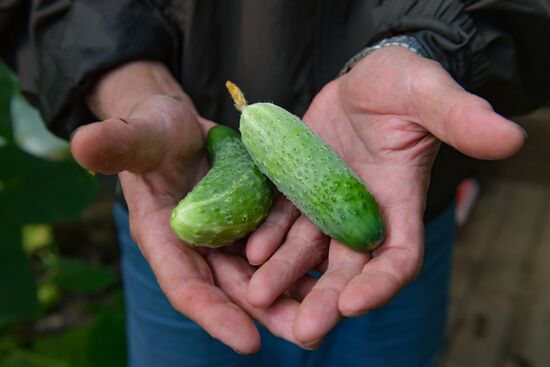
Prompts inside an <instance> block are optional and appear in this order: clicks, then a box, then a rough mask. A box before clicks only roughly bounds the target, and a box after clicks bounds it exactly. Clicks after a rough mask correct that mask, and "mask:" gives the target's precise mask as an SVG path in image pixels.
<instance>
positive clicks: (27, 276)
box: [0, 63, 125, 367]
mask: <svg viewBox="0 0 550 367" xmlns="http://www.w3.org/2000/svg"><path fill="white" fill-rule="evenodd" d="M14 98H15V100H14ZM10 107H11V109H10ZM10 111H15V112H14V113H15V115H16V116H17V117H16V119H17V121H16V122H17V123H15V124H14V119H13V117H12V113H11V112H10ZM37 116H38V115H37V113H36V112H35V111H33V110H31V109H30V108H29V107H28V106H26V103H25V102H24V101H23V100H22V99H21V97H20V95H18V93H17V88H16V83H15V79H14V78H13V76H12V75H11V74H10V73H9V72H8V70H7V69H6V68H5V67H4V66H3V65H2V64H1V63H0V289H1V291H0V366H4V367H11V366H18V367H19V366H23V367H26V366H28V367H72V366H85V367H93V366H123V365H124V364H125V353H124V326H123V325H124V313H123V307H122V302H121V301H120V300H118V299H117V300H116V301H114V302H111V303H112V304H111V306H109V307H105V306H103V305H102V304H99V306H94V307H88V308H86V309H85V310H83V311H82V312H84V313H87V314H88V316H87V317H86V318H84V321H82V322H80V323H78V324H76V325H74V326H73V327H69V328H68V329H67V328H64V329H61V330H59V331H58V332H55V333H53V334H52V335H35V334H33V330H35V329H36V328H38V326H36V325H39V324H43V323H47V322H49V319H51V317H50V316H51V315H50V314H49V313H50V309H53V308H55V307H56V306H57V308H58V309H57V310H56V312H58V313H62V312H63V309H61V310H60V309H59V308H60V307H61V306H59V304H60V302H61V300H63V299H67V297H69V298H70V297H80V298H82V301H83V302H88V303H87V304H89V303H90V302H97V301H94V300H93V299H92V298H90V297H92V296H93V295H95V294H98V293H99V292H105V291H107V290H110V289H113V287H114V286H115V284H116V276H115V275H114V274H113V272H112V271H111V270H110V269H108V268H106V267H104V266H101V265H97V264H96V265H93V264H91V263H89V262H86V261H83V260H79V259H74V258H66V257H62V256H60V255H59V251H58V250H57V249H56V246H55V238H53V235H52V231H51V225H52V224H54V223H57V222H60V221H63V222H67V221H73V220H76V219H77V218H79V216H80V215H81V213H82V212H83V210H84V209H86V208H87V207H88V206H89V205H90V204H92V203H93V202H94V201H95V200H96V197H97V195H98V193H99V185H98V183H97V181H96V179H95V178H94V177H93V176H92V175H91V174H89V173H88V172H86V171H85V170H84V169H82V168H81V167H80V166H79V165H78V164H77V163H76V162H74V160H73V159H72V158H71V157H70V155H69V154H68V149H67V144H66V143H65V142H62V141H60V140H59V139H56V138H53V136H52V135H51V134H49V133H48V132H47V131H46V130H45V129H44V128H43V127H39V128H36V129H35V128H31V127H30V125H27V126H26V127H25V128H21V123H22V121H24V122H25V123H27V124H35V126H38V125H37V124H38V122H37V120H38V118H37ZM31 120H32V121H31ZM29 121H30V122H29ZM16 127H18V128H17V129H16ZM16 130H17V131H16ZM14 131H16V132H17V133H14ZM33 134H34V135H33ZM43 141H46V142H47V143H45V144H41V142H43ZM23 148H24V149H23ZM36 154H40V156H38V155H36ZM52 157H57V159H52ZM86 297H88V298H86ZM113 297H114V298H115V299H116V298H117V297H116V294H113V293H112V291H111V292H110V293H108V297H107V298H109V299H113ZM71 307H72V305H70V304H69V305H67V308H68V309H70V308H71ZM62 316H63V315H62ZM106 351H107V352H108V353H109V354H108V355H106V354H105V352H106Z"/></svg>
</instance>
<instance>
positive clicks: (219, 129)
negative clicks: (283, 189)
mask: <svg viewBox="0 0 550 367" xmlns="http://www.w3.org/2000/svg"><path fill="white" fill-rule="evenodd" d="M207 150H208V153H209V157H210V160H211V163H212V168H211V169H210V171H209V172H208V174H207V175H206V176H204V177H203V179H202V180H201V181H200V182H199V183H198V184H197V185H196V186H195V187H194V188H193V190H192V191H191V192H190V193H189V194H187V196H186V197H185V198H184V199H183V200H182V201H180V202H179V204H178V205H177V206H176V208H175V209H174V210H173V211H172V215H171V217H170V225H171V226H172V229H173V230H174V232H175V233H176V235H177V236H178V237H179V238H181V239H182V240H184V241H186V242H188V243H190V244H194V245H199V246H206V247H212V248H214V247H220V246H224V245H230V244H231V243H232V242H234V241H235V240H237V239H239V238H241V237H244V236H245V235H247V234H248V233H250V232H251V231H253V230H254V229H256V228H257V227H258V226H259V225H260V223H262V222H263V220H264V219H265V218H266V216H267V213H268V212H269V208H270V207H271V189H270V186H269V185H270V183H269V181H268V180H267V178H266V177H265V176H264V175H263V174H262V173H261V172H260V171H259V170H258V168H257V167H256V166H255V165H254V162H253V161H252V159H251V158H250V156H249V155H248V153H247V151H246V149H245V147H244V146H243V144H242V142H241V138H240V136H239V133H237V132H236V131H235V130H232V129H230V128H228V127H226V126H221V125H219V126H215V127H213V128H212V129H210V131H209V132H208V137H207Z"/></svg>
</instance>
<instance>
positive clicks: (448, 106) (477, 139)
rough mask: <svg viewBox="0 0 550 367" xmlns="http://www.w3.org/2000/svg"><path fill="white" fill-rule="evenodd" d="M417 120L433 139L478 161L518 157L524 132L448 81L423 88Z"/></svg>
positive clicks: (523, 139)
mask: <svg viewBox="0 0 550 367" xmlns="http://www.w3.org/2000/svg"><path fill="white" fill-rule="evenodd" d="M421 94H423V95H422V96H421V98H420V99H419V100H420V101H422V103H421V104H419V105H417V106H416V111H417V117H418V118H419V119H420V121H421V123H422V125H423V126H424V127H425V128H426V129H428V130H429V131H430V132H431V133H432V134H433V135H435V136H436V137H438V138H439V139H440V140H442V141H444V142H445V143H447V144H449V145H451V146H453V147H454V148H455V149H457V150H459V151H460V152H462V153H464V154H466V155H469V156H471V157H474V158H478V159H489V160H492V159H504V158H507V157H510V156H512V155H514V154H515V153H517V152H518V151H519V150H520V149H521V148H522V147H523V143H524V141H525V138H526V136H527V135H526V133H525V130H523V129H522V128H521V127H520V126H519V125H517V124H516V123H514V122H512V121H510V120H508V119H505V118H504V117H502V116H500V115H498V114H497V113H496V112H495V111H494V110H493V108H492V107H491V105H490V104H489V103H488V102H487V101H485V100H484V99H482V98H480V97H478V96H476V95H473V94H471V93H468V92H466V91H465V90H463V89H462V88H461V87H460V86H459V85H458V84H456V83H454V81H452V80H450V81H448V82H446V83H437V84H435V85H432V86H428V87H426V88H423V92H421Z"/></svg>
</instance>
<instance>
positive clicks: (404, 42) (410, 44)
mask: <svg viewBox="0 0 550 367" xmlns="http://www.w3.org/2000/svg"><path fill="white" fill-rule="evenodd" d="M388 46H399V47H404V48H406V49H407V50H409V51H412V52H414V53H415V54H417V55H418V56H422V57H428V53H427V52H426V50H425V49H424V47H422V45H421V44H420V43H419V42H418V41H417V40H416V38H414V37H412V36H407V35H401V36H395V37H390V38H386V39H383V40H382V41H380V42H378V43H376V44H375V45H373V46H368V47H365V48H364V49H362V50H361V51H359V52H358V53H357V54H355V55H354V56H353V57H352V58H351V59H349V60H348V62H346V64H345V65H344V67H343V68H342V70H341V71H340V73H339V74H338V75H343V74H345V73H347V72H348V71H350V70H351V68H352V67H354V66H355V64H357V63H358V62H359V61H360V60H362V59H363V58H364V57H365V56H367V55H369V54H370V53H372V52H374V51H376V50H379V49H381V48H384V47H388Z"/></svg>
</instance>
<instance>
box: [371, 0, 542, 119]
mask: <svg viewBox="0 0 550 367" xmlns="http://www.w3.org/2000/svg"><path fill="white" fill-rule="evenodd" d="M377 4H378V5H377V6H376V7H375V9H374V12H373V24H374V27H375V28H374V29H375V33H374V34H375V35H374V37H373V38H372V39H371V40H369V44H373V43H375V42H378V41H379V40H381V39H384V38H388V37H390V36H394V35H400V34H407V35H411V36H413V37H414V38H416V40H417V41H418V42H419V43H420V44H421V45H422V47H423V48H424V49H425V51H426V52H427V53H428V55H429V57H430V58H432V59H434V60H436V61H438V62H439V63H441V65H442V66H443V67H444V68H445V69H446V70H447V71H449V73H450V74H451V75H452V76H453V77H454V78H455V80H457V81H458V82H459V83H460V84H461V85H462V86H464V87H465V88H466V89H468V90H470V91H472V92H474V93H476V94H478V95H481V96H482V97H484V98H486V99H487V100H489V102H491V103H492V104H493V106H494V107H495V109H496V110H497V111H498V112H499V113H502V114H504V115H513V114H519V113H525V112H528V111H529V110H532V109H533V108H536V107H538V106H540V105H541V104H543V103H547V102H548V101H550V88H547V86H548V85H549V83H550V71H549V69H548V64H549V61H550V42H548V39H550V1H548V0H517V1H503V0H477V1H476V0H462V1H460V0H406V1H391V0H385V1H384V0H382V1H378V3H377Z"/></svg>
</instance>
